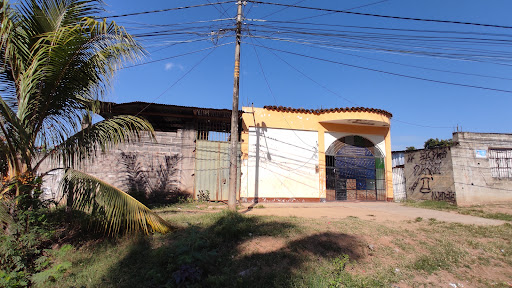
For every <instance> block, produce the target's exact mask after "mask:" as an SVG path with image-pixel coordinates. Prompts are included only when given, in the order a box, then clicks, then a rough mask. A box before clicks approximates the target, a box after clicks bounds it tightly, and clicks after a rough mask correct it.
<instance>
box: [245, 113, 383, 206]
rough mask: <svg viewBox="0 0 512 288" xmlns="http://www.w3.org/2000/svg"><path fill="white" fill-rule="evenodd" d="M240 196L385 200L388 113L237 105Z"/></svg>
mask: <svg viewBox="0 0 512 288" xmlns="http://www.w3.org/2000/svg"><path fill="white" fill-rule="evenodd" d="M243 112H244V113H243V115H242V125H243V131H242V135H241V137H242V146H241V150H242V167H241V173H242V177H241V189H240V199H241V200H242V201H246V202H322V201H334V200H372V201H376V200H377V201H387V200H392V199H393V185H392V166H391V139H390V118H391V116H392V115H391V114H390V113H389V112H386V111H383V110H378V109H369V108H337V109H319V110H308V109H294V108H288V107H276V106H266V107H264V108H253V107H244V108H243Z"/></svg>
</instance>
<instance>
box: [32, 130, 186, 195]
mask: <svg viewBox="0 0 512 288" xmlns="http://www.w3.org/2000/svg"><path fill="white" fill-rule="evenodd" d="M155 134H156V141H153V140H151V139H150V138H148V137H147V138H143V139H142V140H141V141H140V142H134V143H129V144H122V145H120V146H119V147H117V148H116V149H113V150H111V151H109V152H106V153H101V152H98V154H97V155H96V157H95V158H94V161H93V162H92V163H84V165H83V167H82V168H81V169H80V170H82V171H84V172H87V173H89V174H91V175H93V176H95V177H98V178H99V179H101V180H104V181H106V182H108V183H110V184H112V185H114V186H116V187H118V188H120V189H121V190H123V191H126V192H129V193H131V194H132V195H134V196H135V197H140V198H146V199H149V200H155V201H165V200H167V199H168V198H170V197H173V196H175V194H176V193H179V192H184V193H188V194H190V195H192V193H193V187H194V178H193V174H194V172H193V170H194V148H193V147H194V146H195V144H194V140H195V131H194V130H187V129H178V130H177V131H175V132H159V131H157V132H155ZM51 166H52V165H51V164H50V163H46V165H44V166H43V167H41V172H44V170H45V169H49V168H50V167H51ZM61 177H62V174H61V173H58V172H56V173H52V174H51V175H49V176H47V177H45V178H46V179H44V184H43V191H44V195H43V196H44V197H47V198H50V197H51V198H60V196H59V195H56V194H55V191H56V190H57V185H58V182H59V179H60V178H61Z"/></svg>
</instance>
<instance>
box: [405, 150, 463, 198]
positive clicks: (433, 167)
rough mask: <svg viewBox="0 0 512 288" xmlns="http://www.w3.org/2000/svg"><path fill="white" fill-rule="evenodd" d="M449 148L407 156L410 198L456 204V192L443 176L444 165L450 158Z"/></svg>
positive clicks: (418, 152)
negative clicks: (452, 190) (448, 157)
mask: <svg viewBox="0 0 512 288" xmlns="http://www.w3.org/2000/svg"><path fill="white" fill-rule="evenodd" d="M448 152H449V149H448V148H436V149H425V150H420V151H416V152H412V153H409V154H407V155H406V156H407V163H406V166H408V167H407V170H408V172H407V180H406V181H407V183H410V184H409V185H408V193H407V194H408V197H409V196H410V198H411V199H416V200H436V201H447V202H455V192H445V191H449V190H451V189H449V188H450V185H451V183H447V182H446V179H449V177H444V176H447V175H443V173H446V171H444V172H443V170H442V169H443V165H444V164H445V162H446V158H447V156H448Z"/></svg>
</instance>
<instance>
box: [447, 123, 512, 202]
mask: <svg viewBox="0 0 512 288" xmlns="http://www.w3.org/2000/svg"><path fill="white" fill-rule="evenodd" d="M453 140H454V142H458V145H456V146H454V147H452V149H451V150H452V162H453V177H454V182H455V189H456V191H457V204H458V205H473V204H483V203H493V202H503V201H512V179H511V178H501V179H500V178H493V177H492V176H491V168H490V164H489V159H488V158H477V157H476V150H486V151H488V150H489V148H508V149H511V148H512V134H493V133H467V132H456V133H454V134H453ZM488 154H489V152H487V155H488Z"/></svg>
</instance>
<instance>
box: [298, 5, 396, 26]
mask: <svg viewBox="0 0 512 288" xmlns="http://www.w3.org/2000/svg"><path fill="white" fill-rule="evenodd" d="M387 1H389V0H381V1H377V2H372V3H368V4H365V5H361V6H357V7H352V8H349V9H345V10H344V11H350V10H355V9H359V8H364V7H368V6H372V5H376V4H380V3H383V2H387ZM334 13H336V12H327V13H322V14H320V15H315V16H309V17H303V18H296V19H291V20H290V21H297V20H304V19H311V18H317V17H321V16H326V15H330V14H334Z"/></svg>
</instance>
